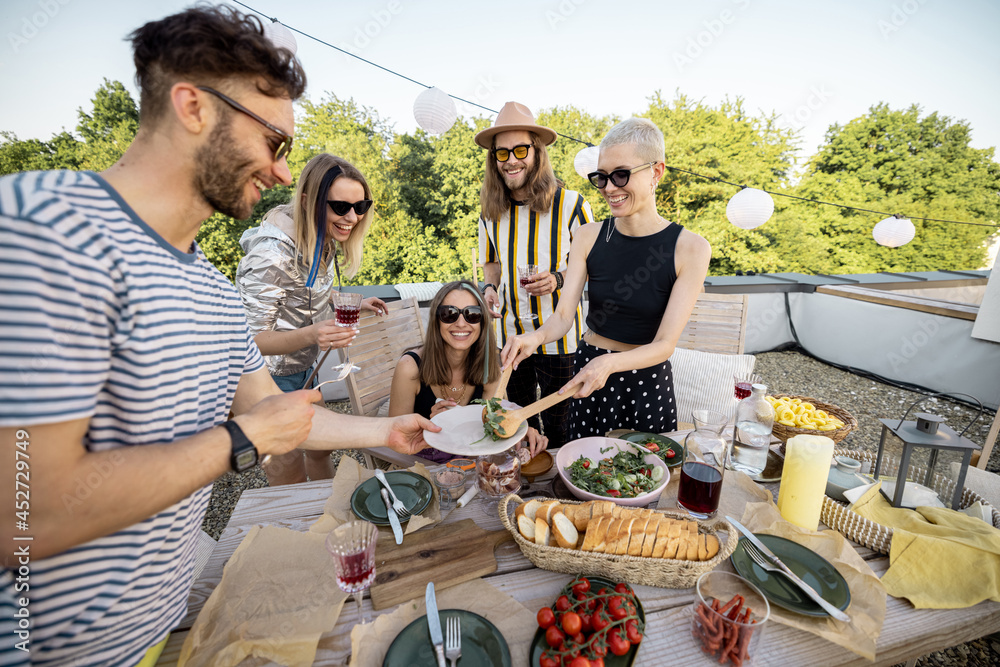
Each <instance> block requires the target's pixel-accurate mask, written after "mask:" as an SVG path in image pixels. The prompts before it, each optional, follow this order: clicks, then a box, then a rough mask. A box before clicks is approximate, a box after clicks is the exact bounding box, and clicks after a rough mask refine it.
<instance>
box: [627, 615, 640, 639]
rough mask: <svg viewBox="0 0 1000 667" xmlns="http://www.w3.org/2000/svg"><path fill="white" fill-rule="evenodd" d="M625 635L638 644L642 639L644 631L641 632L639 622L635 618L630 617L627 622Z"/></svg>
mask: <svg viewBox="0 0 1000 667" xmlns="http://www.w3.org/2000/svg"><path fill="white" fill-rule="evenodd" d="M625 636H626V638H627V639H628V640H629V641H630V642H631V643H633V644H638V643H640V642H641V641H642V633H641V632H639V622H638V621H637V620H635V619H634V618H630V619H629V620H628V621H626V622H625Z"/></svg>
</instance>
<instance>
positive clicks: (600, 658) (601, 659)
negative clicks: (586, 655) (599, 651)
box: [590, 655, 604, 667]
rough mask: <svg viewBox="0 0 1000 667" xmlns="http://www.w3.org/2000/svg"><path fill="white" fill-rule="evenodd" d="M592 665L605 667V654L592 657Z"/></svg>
mask: <svg viewBox="0 0 1000 667" xmlns="http://www.w3.org/2000/svg"><path fill="white" fill-rule="evenodd" d="M590 667H604V656H602V655H599V656H597V657H596V658H591V659H590Z"/></svg>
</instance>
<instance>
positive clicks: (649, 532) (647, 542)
mask: <svg viewBox="0 0 1000 667" xmlns="http://www.w3.org/2000/svg"><path fill="white" fill-rule="evenodd" d="M661 518H662V515H661V514H653V516H651V517H650V518H649V520H648V521H647V522H646V528H645V529H644V530H643V533H644V535H643V538H642V552H641V553H640V554H639V555H640V556H642V557H643V558H649V557H650V556H652V555H653V548H654V547H655V546H656V531H657V529H658V528H659V527H660V520H661Z"/></svg>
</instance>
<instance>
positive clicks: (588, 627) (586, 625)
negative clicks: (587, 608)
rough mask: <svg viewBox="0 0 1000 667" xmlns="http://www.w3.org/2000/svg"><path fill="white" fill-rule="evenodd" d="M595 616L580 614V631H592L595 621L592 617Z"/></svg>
mask: <svg viewBox="0 0 1000 667" xmlns="http://www.w3.org/2000/svg"><path fill="white" fill-rule="evenodd" d="M592 618H593V616H591V615H590V614H580V626H581V629H580V632H592V631H593V630H594V626H593V623H592V622H591V619H592Z"/></svg>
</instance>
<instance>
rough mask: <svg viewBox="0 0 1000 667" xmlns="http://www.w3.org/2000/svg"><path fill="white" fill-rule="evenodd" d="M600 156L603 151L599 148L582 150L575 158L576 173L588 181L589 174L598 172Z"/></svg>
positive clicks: (593, 147)
mask: <svg viewBox="0 0 1000 667" xmlns="http://www.w3.org/2000/svg"><path fill="white" fill-rule="evenodd" d="M600 154H601V149H600V148H598V147H597V146H587V147H586V148H581V149H580V152H579V153H577V154H576V157H575V158H573V169H576V173H578V174H580V176H582V177H583V179H584V180H587V175H588V174H590V173H591V172H595V171H597V157H598V156H599V155H600Z"/></svg>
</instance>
